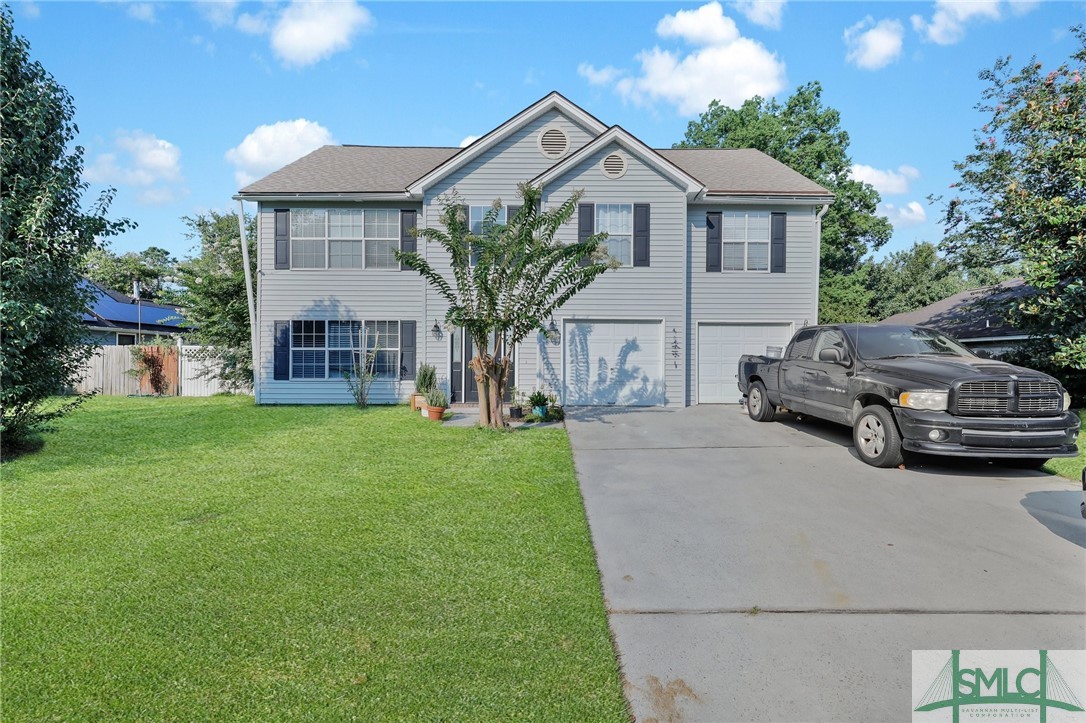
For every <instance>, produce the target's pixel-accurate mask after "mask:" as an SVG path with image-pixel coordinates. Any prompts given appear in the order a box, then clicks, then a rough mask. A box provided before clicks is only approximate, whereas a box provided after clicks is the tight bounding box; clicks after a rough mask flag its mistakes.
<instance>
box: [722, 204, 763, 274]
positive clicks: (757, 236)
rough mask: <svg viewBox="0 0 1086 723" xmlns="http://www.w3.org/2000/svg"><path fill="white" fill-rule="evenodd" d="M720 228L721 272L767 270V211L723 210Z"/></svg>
mask: <svg viewBox="0 0 1086 723" xmlns="http://www.w3.org/2000/svg"><path fill="white" fill-rule="evenodd" d="M722 225H723V229H722V240H723V242H724V243H723V253H722V255H721V268H722V269H723V270H724V271H769V212H768V211H725V212H724V214H723V218H722Z"/></svg>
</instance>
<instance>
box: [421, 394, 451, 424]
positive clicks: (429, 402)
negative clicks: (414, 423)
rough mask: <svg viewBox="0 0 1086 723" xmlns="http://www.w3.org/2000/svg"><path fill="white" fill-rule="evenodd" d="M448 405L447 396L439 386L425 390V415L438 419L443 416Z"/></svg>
mask: <svg viewBox="0 0 1086 723" xmlns="http://www.w3.org/2000/svg"><path fill="white" fill-rule="evenodd" d="M448 406H449V398H448V397H447V396H445V392H444V391H443V390H442V389H440V388H439V387H434V388H433V389H431V390H430V391H428V392H426V416H428V417H429V418H430V419H434V420H440V419H441V418H442V417H443V416H445V409H447V408H448Z"/></svg>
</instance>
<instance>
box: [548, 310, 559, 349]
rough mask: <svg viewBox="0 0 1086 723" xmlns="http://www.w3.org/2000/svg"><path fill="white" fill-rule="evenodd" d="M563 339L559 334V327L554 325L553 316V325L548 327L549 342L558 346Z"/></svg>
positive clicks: (552, 319) (552, 318)
mask: <svg viewBox="0 0 1086 723" xmlns="http://www.w3.org/2000/svg"><path fill="white" fill-rule="evenodd" d="M561 338H562V337H561V335H560V334H559V333H558V325H557V324H555V323H554V317H553V316H552V317H551V323H550V324H548V325H547V341H549V342H550V343H551V344H557V343H558V341H559V340H560V339H561Z"/></svg>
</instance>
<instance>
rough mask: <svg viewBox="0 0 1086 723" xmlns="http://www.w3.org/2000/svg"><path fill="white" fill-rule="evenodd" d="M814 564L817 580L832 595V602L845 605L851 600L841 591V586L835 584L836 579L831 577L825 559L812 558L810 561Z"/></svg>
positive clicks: (828, 565)
mask: <svg viewBox="0 0 1086 723" xmlns="http://www.w3.org/2000/svg"><path fill="white" fill-rule="evenodd" d="M811 564H812V565H814V569H815V574H816V575H818V579H819V581H820V582H821V583H822V585H823V586H825V587H826V588H827V589H828V590H829V591H830V593H831V594H832V595H833V604H834V605H841V606H845V605H848V604H849V603H850V602H852V601H851V600H850V599H849V597H848V595H846V594H845V593H844V592H842V591H841V586H840V585H838V584H837V581H836V580H834V579H833V574H832V573H831V572H830V564H829V563H828V562H826V561H825V560H814V561H812V563H811Z"/></svg>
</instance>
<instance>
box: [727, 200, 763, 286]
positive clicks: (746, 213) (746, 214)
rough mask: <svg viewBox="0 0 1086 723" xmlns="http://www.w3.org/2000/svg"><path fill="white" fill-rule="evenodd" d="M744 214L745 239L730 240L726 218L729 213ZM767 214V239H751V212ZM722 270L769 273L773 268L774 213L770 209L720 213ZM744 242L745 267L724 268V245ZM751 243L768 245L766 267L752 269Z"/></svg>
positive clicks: (742, 272) (731, 272)
mask: <svg viewBox="0 0 1086 723" xmlns="http://www.w3.org/2000/svg"><path fill="white" fill-rule="evenodd" d="M729 213H731V214H740V213H741V214H743V240H742V241H728V240H727V239H725V238H724V228H723V224H724V219H725V218H727V216H728V214H729ZM752 213H758V214H766V215H767V216H768V217H769V231H768V232H767V233H766V237H765V241H761V240H758V239H755V240H753V241H752V240H751V238H750V214H752ZM720 223H721V229H720V272H721V273H722V274H768V273H770V270H771V269H772V268H773V244H772V242H771V239H772V235H773V214H772V213H770V212H768V211H723V212H721V215H720ZM738 243H741V244H743V268H741V269H726V268H724V245H725V244H738ZM751 243H756V244H760V243H764V244H765V245H766V267H765V268H764V269H751V268H747V267H749V266H750V244H751Z"/></svg>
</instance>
